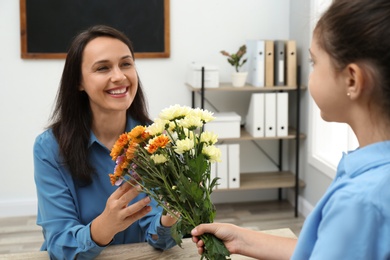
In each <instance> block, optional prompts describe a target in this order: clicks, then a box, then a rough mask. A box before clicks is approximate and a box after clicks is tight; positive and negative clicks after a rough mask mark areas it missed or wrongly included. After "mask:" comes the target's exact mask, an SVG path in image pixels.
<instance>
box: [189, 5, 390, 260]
mask: <svg viewBox="0 0 390 260" xmlns="http://www.w3.org/2000/svg"><path fill="white" fill-rule="evenodd" d="M389 49H390V1H388V0H375V1H373V0H354V1H351V0H334V1H333V3H332V5H331V6H330V8H329V9H328V10H327V12H326V13H325V14H324V15H323V16H322V17H321V19H320V20H319V22H318V24H317V26H316V28H315V30H314V34H313V39H312V43H311V47H310V53H311V57H312V60H313V72H312V74H311V75H310V79H309V89H310V92H311V95H312V97H313V99H314V101H315V102H316V104H317V105H318V107H319V108H320V110H321V116H322V118H323V119H324V120H326V121H332V122H344V123H347V124H348V125H349V126H350V127H351V128H352V129H353V131H354V133H355V134H356V136H357V139H358V141H359V148H358V149H356V150H355V151H352V152H348V153H347V154H344V155H343V158H342V159H341V161H340V163H339V166H338V169H337V175H336V178H335V179H334V181H333V183H332V184H331V186H330V187H329V189H328V190H327V192H326V193H325V195H324V197H323V198H322V199H321V200H320V201H319V202H318V204H317V205H316V207H315V209H314V210H313V212H312V213H311V214H310V215H309V217H308V218H307V219H306V221H305V224H304V226H303V228H302V231H301V233H300V236H299V239H298V241H296V240H294V239H288V238H281V237H276V236H270V235H266V234H263V233H260V232H256V231H250V230H247V229H244V228H240V227H237V226H234V225H231V224H218V223H215V224H202V225H200V226H198V227H196V228H195V229H194V230H193V231H192V235H193V241H194V242H195V243H196V244H197V246H198V252H199V253H202V252H203V245H204V244H203V241H201V240H199V239H198V238H197V236H200V235H201V234H203V233H213V234H215V235H216V236H218V237H219V238H221V239H222V240H223V241H224V243H225V245H226V247H227V248H228V250H229V251H230V252H231V253H232V254H243V255H247V256H251V257H255V258H259V259H290V258H291V259H299V260H301V259H390V188H389V187H390V50H389Z"/></svg>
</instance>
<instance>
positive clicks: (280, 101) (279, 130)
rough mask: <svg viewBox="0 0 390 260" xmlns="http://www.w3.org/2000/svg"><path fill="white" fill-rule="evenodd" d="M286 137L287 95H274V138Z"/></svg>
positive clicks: (285, 93) (284, 93) (282, 93)
mask: <svg viewBox="0 0 390 260" xmlns="http://www.w3.org/2000/svg"><path fill="white" fill-rule="evenodd" d="M287 135H288V93H287V92H278V93H276V136H287Z"/></svg>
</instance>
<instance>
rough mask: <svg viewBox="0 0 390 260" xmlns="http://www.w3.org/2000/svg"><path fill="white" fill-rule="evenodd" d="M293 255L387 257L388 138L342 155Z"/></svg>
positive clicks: (389, 256)
mask: <svg viewBox="0 0 390 260" xmlns="http://www.w3.org/2000/svg"><path fill="white" fill-rule="evenodd" d="M292 259H299V260H302V259H324V260H325V259H326V260H328V259H343V260H345V259H353V260H355V259H390V141H386V142H380V143H375V144H371V145H368V146H366V147H363V148H360V149H357V150H355V151H353V152H350V153H348V154H344V155H343V158H342V159H341V161H340V163H339V166H338V168H337V175H336V178H335V179H334V181H333V182H332V184H331V186H330V187H329V189H328V190H327V192H326V193H325V195H324V197H323V198H322V199H321V200H320V201H319V202H318V204H317V206H316V207H315V208H314V210H313V211H312V213H311V214H310V215H309V216H308V218H307V219H306V221H305V223H304V225H303V228H302V231H301V233H300V236H299V239H298V243H297V247H296V249H295V252H294V255H293V257H292Z"/></svg>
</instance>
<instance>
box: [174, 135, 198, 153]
mask: <svg viewBox="0 0 390 260" xmlns="http://www.w3.org/2000/svg"><path fill="white" fill-rule="evenodd" d="M193 148H194V141H193V140H191V139H189V138H185V139H183V140H177V141H176V146H175V152H176V153H178V154H183V153H185V152H188V151H190V150H191V149H193Z"/></svg>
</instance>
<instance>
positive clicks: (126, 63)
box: [122, 62, 132, 67]
mask: <svg viewBox="0 0 390 260" xmlns="http://www.w3.org/2000/svg"><path fill="white" fill-rule="evenodd" d="M131 65H132V64H131V62H124V63H122V66H123V67H130V66H131Z"/></svg>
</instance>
